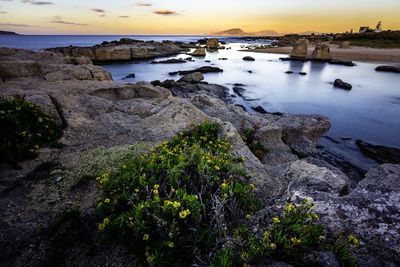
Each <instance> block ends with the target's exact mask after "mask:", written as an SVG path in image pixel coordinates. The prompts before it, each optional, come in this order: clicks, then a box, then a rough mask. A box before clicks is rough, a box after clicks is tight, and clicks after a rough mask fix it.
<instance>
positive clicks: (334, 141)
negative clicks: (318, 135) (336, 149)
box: [322, 135, 340, 144]
mask: <svg viewBox="0 0 400 267" xmlns="http://www.w3.org/2000/svg"><path fill="white" fill-rule="evenodd" d="M322 137H323V138H325V139H328V140H329V141H331V142H332V143H334V144H340V142H339V141H338V140H336V139H335V138H333V137H330V136H327V135H324V136H322Z"/></svg>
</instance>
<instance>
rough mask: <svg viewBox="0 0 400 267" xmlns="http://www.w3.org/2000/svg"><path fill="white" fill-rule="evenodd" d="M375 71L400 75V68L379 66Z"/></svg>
mask: <svg viewBox="0 0 400 267" xmlns="http://www.w3.org/2000/svg"><path fill="white" fill-rule="evenodd" d="M375 70H376V71H382V72H393V73H400V66H379V67H377V68H376V69H375Z"/></svg>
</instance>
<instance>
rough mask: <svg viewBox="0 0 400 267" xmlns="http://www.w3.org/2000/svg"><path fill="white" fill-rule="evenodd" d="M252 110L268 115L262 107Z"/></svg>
mask: <svg viewBox="0 0 400 267" xmlns="http://www.w3.org/2000/svg"><path fill="white" fill-rule="evenodd" d="M252 109H253V110H254V111H257V112H258V113H260V114H267V113H268V112H267V111H266V110H265V109H264V108H263V107H262V106H257V107H252Z"/></svg>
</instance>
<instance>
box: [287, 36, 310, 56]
mask: <svg viewBox="0 0 400 267" xmlns="http://www.w3.org/2000/svg"><path fill="white" fill-rule="evenodd" d="M307 52H308V40H307V39H300V40H298V41H297V42H296V43H295V44H294V46H293V50H292V53H291V54H290V57H292V58H306V57H307Z"/></svg>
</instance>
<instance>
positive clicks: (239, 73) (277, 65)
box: [0, 36, 400, 169]
mask: <svg viewBox="0 0 400 267" xmlns="http://www.w3.org/2000/svg"><path fill="white" fill-rule="evenodd" d="M122 37H131V38H134V39H139V40H156V41H162V40H174V41H184V42H191V41H196V40H198V39H200V38H203V37H201V36H0V46H8V47H19V48H27V49H33V50H39V49H43V48H48V47H56V46H68V45H75V46H91V45H94V44H98V43H101V42H102V41H111V40H115V39H119V38H122ZM232 41H233V42H237V41H238V40H235V39H229V42H232ZM241 45H246V44H241V43H229V45H228V46H230V47H232V49H231V50H220V51H219V52H216V53H208V55H207V57H206V58H195V62H188V63H185V64H167V65H166V64H156V65H154V64H149V62H150V61H151V60H149V61H136V62H129V63H118V64H108V65H102V66H103V67H104V68H106V69H107V70H109V71H110V72H111V73H112V74H113V77H114V79H115V80H120V81H123V82H136V81H152V80H165V79H178V78H179V76H170V75H168V72H172V71H177V70H190V69H194V68H197V67H201V66H210V65H213V66H218V67H220V68H222V69H224V72H223V73H211V74H205V80H206V81H208V82H210V83H217V84H222V85H225V86H226V87H227V88H229V90H230V91H231V94H233V91H232V87H233V84H234V83H241V84H244V85H246V86H245V87H244V88H245V89H246V93H245V96H246V98H248V99H258V100H253V101H244V102H243V100H241V99H240V98H236V99H234V101H237V102H238V103H240V104H243V105H244V106H246V108H248V109H249V111H250V112H252V110H251V107H256V106H258V105H261V106H263V107H264V108H265V109H266V110H267V111H270V112H286V113H293V114H322V115H325V116H327V117H328V118H329V119H330V121H331V123H332V128H331V129H330V131H329V132H328V133H327V134H326V136H328V138H322V139H321V142H320V143H321V145H323V146H325V147H326V148H327V149H328V150H329V151H331V152H333V153H334V154H336V155H338V156H340V157H342V158H344V159H345V160H346V161H349V162H351V163H353V164H355V165H357V166H359V167H361V168H363V169H367V168H369V167H371V166H372V165H374V164H375V163H374V162H373V161H371V160H368V159H367V158H366V157H364V156H363V155H362V154H361V153H360V151H359V149H358V148H357V147H356V145H355V141H356V140H357V139H362V140H364V141H367V142H370V143H374V144H380V145H385V146H393V147H399V148H400V75H399V74H392V73H380V72H375V70H374V69H375V68H376V67H377V66H378V64H371V63H360V62H356V63H357V66H355V67H347V66H337V65H329V64H323V63H313V62H306V63H302V62H289V61H285V62H282V61H280V60H279V57H282V56H284V55H276V54H261V53H251V52H241V51H238V50H240V49H241ZM244 56H252V57H254V58H255V59H256V61H254V62H247V61H243V60H242V58H243V57H244ZM176 57H181V58H186V57H188V55H185V54H182V55H178V56H176ZM168 58H174V57H168ZM219 58H227V59H228V60H219ZM165 59H167V58H165ZM157 60H162V58H160V59H157ZM206 60H210V61H211V62H210V63H207V62H205V61H206ZM289 70H290V71H293V72H294V73H293V74H286V73H285V72H286V71H289ZM249 71H252V73H249ZM300 71H302V72H307V75H306V76H301V75H299V74H298V72H300ZM130 73H135V74H136V78H135V79H128V80H123V78H124V77H125V76H126V75H127V74H130ZM337 78H340V79H342V80H344V81H346V82H349V83H351V84H352V85H353V89H352V90H351V91H345V90H342V89H336V88H334V87H333V86H332V82H333V81H334V80H335V79H337ZM341 137H351V138H352V139H351V140H347V141H344V140H342V139H340V138H341ZM332 139H333V140H334V141H332Z"/></svg>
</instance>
